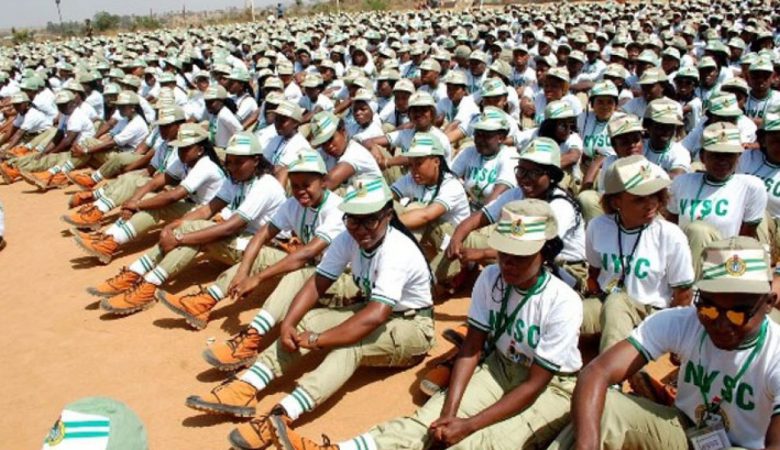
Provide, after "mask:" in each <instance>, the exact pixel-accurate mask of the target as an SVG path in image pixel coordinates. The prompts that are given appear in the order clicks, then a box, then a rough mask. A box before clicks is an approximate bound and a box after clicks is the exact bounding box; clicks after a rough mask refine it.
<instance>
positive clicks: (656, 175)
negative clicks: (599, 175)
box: [604, 155, 672, 196]
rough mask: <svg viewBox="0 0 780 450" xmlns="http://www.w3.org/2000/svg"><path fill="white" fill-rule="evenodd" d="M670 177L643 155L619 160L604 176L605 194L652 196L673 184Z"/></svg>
mask: <svg viewBox="0 0 780 450" xmlns="http://www.w3.org/2000/svg"><path fill="white" fill-rule="evenodd" d="M671 183H672V182H671V180H670V179H669V175H667V174H666V172H664V170H663V169H662V168H660V167H658V166H657V165H655V164H653V163H651V162H650V161H648V160H647V158H645V157H644V156H642V155H632V156H626V157H625V158H618V159H617V160H615V162H614V163H613V164H612V165H611V166H609V169H607V173H606V174H605V176H604V193H606V194H618V193H620V192H628V193H629V194H633V195H640V196H646V195H652V194H655V193H656V192H658V191H660V190H661V189H664V188H666V187H667V186H669V185H670V184H671Z"/></svg>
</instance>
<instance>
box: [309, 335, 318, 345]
mask: <svg viewBox="0 0 780 450" xmlns="http://www.w3.org/2000/svg"><path fill="white" fill-rule="evenodd" d="M319 338H320V334H319V333H309V346H310V347H314V348H319V346H318V345H317V340H318V339H319Z"/></svg>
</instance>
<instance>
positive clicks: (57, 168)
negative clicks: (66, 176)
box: [49, 166, 62, 175]
mask: <svg viewBox="0 0 780 450" xmlns="http://www.w3.org/2000/svg"><path fill="white" fill-rule="evenodd" d="M60 172H62V168H61V167H60V166H54V167H52V168H51V169H49V173H50V174H52V175H57V174H58V173H60Z"/></svg>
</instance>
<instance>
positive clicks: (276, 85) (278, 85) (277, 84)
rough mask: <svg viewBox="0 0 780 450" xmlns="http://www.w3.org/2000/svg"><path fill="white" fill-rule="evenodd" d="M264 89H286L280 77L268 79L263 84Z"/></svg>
mask: <svg viewBox="0 0 780 450" xmlns="http://www.w3.org/2000/svg"><path fill="white" fill-rule="evenodd" d="M263 89H280V90H281V89H284V82H282V80H281V79H280V78H278V77H268V78H266V79H265V82H263Z"/></svg>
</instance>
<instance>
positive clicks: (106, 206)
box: [93, 197, 116, 240]
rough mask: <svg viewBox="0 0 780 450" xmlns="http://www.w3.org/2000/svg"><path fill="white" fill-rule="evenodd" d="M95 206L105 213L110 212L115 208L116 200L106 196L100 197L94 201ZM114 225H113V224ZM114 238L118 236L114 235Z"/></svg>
mask: <svg viewBox="0 0 780 450" xmlns="http://www.w3.org/2000/svg"><path fill="white" fill-rule="evenodd" d="M93 204H94V205H95V207H97V209H99V210H100V212H102V213H103V214H106V213H108V212H109V211H111V210H112V209H114V202H112V201H111V200H109V199H108V198H106V197H101V198H98V199H97V200H96V201H95V202H94V203H93ZM112 226H113V225H112ZM114 240H116V237H114Z"/></svg>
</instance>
